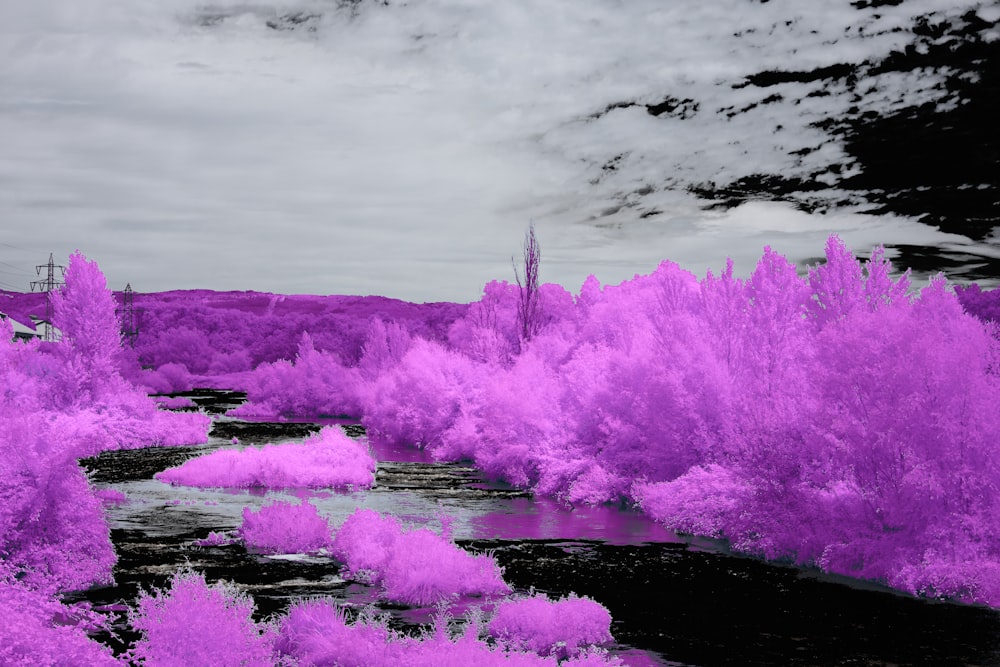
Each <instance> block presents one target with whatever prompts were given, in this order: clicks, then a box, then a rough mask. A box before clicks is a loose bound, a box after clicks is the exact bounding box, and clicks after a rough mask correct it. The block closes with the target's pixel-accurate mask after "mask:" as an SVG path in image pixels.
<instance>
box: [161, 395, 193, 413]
mask: <svg viewBox="0 0 1000 667" xmlns="http://www.w3.org/2000/svg"><path fill="white" fill-rule="evenodd" d="M155 400H156V405H157V406H158V407H160V408H163V409H165V410H177V409H178V408H193V407H195V404H194V403H193V402H192V401H191V399H190V398H188V397H186V396H157V397H156V399H155Z"/></svg>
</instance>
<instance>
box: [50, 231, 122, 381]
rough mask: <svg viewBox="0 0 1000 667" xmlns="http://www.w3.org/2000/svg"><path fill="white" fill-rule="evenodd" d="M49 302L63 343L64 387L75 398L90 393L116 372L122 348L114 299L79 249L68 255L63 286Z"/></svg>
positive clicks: (92, 263)
mask: <svg viewBox="0 0 1000 667" xmlns="http://www.w3.org/2000/svg"><path fill="white" fill-rule="evenodd" d="M52 305H53V318H52V319H53V320H54V324H55V325H56V327H57V328H58V329H59V330H60V332H61V334H62V343H63V346H64V347H63V355H64V362H65V372H64V373H63V375H64V376H65V377H64V378H63V381H64V388H65V389H67V391H68V393H69V394H70V395H75V396H77V397H81V396H83V394H84V393H89V394H90V396H93V395H94V393H95V390H96V389H97V388H98V387H99V386H103V385H104V384H106V383H107V381H108V380H109V379H110V378H111V377H113V376H115V375H117V371H116V370H115V368H116V365H115V357H116V355H117V354H118V352H119V350H120V349H121V326H120V324H119V322H118V316H117V315H116V314H115V306H116V304H115V298H114V295H113V294H112V293H111V290H109V289H108V283H107V280H105V278H104V274H103V273H102V272H101V269H100V267H98V266H97V262H92V261H89V260H87V258H86V257H84V256H83V254H82V253H81V252H80V251H79V250H77V251H76V252H74V253H73V254H72V255H70V258H69V267H68V268H67V269H66V285H65V286H64V287H63V288H62V289H61V290H60V291H59V292H56V293H54V294H53V295H52ZM71 385H75V386H71Z"/></svg>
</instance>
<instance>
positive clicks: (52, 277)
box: [31, 253, 66, 342]
mask: <svg viewBox="0 0 1000 667" xmlns="http://www.w3.org/2000/svg"><path fill="white" fill-rule="evenodd" d="M42 269H45V270H46V274H45V280H32V281H31V291H32V292H34V291H35V288H36V287H37V288H38V291H39V292H45V333H44V335H43V339H44V340H47V341H49V342H52V341H55V340H56V333H55V329H53V328H52V315H53V309H52V291H53V290H54V289H55V288H57V287H61V286H62V284H63V282H62V281H61V280H56V269H59V277H60V278H62V277H63V276H65V275H66V267H65V266H62V265H61V264H56V262H55V259H53V258H52V253H49V263H48V264H38V265H36V266H35V274H36V275H39V276H40V275H42Z"/></svg>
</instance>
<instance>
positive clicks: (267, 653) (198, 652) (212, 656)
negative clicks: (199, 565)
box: [129, 571, 275, 667]
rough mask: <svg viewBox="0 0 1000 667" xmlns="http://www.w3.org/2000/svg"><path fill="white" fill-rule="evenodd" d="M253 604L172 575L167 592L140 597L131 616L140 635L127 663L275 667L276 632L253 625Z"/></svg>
mask: <svg viewBox="0 0 1000 667" xmlns="http://www.w3.org/2000/svg"><path fill="white" fill-rule="evenodd" d="M253 611H254V603H253V600H252V599H250V597H249V596H247V595H246V594H244V593H241V592H240V591H239V590H238V589H236V588H235V587H234V586H233V585H232V584H228V583H226V582H222V581H220V582H218V583H216V584H214V585H212V586H209V585H208V584H207V583H206V582H205V577H204V575H202V574H200V573H195V572H190V571H182V572H178V573H176V574H175V575H174V576H173V578H172V579H171V581H170V586H169V588H167V589H165V590H154V591H153V592H152V593H149V592H146V591H142V592H140V594H139V598H138V600H137V601H136V606H135V609H134V610H132V612H131V613H130V614H129V621H130V622H131V624H132V626H133V627H134V628H135V629H136V630H138V631H139V632H140V633H141V637H140V639H139V640H138V641H137V642H136V643H135V646H134V647H133V648H132V649H131V650H130V651H129V659H130V660H133V661H139V662H141V663H142V664H148V665H157V666H158V667H188V666H189V665H219V666H220V667H224V666H230V665H231V666H232V667H255V666H259V667H273V666H274V664H275V661H274V656H273V651H272V648H271V647H272V643H273V641H274V629H273V628H272V627H270V626H266V625H265V626H261V625H258V624H257V623H255V622H254V621H253V618H252V614H253Z"/></svg>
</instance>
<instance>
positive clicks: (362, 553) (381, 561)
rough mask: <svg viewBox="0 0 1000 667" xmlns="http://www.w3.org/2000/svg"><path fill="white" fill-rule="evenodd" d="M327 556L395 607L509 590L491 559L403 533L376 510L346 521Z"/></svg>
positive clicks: (426, 533)
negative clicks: (373, 586)
mask: <svg viewBox="0 0 1000 667" xmlns="http://www.w3.org/2000/svg"><path fill="white" fill-rule="evenodd" d="M330 551H331V553H333V555H334V556H335V557H336V558H338V559H339V560H340V561H342V562H343V563H344V564H345V565H346V566H347V570H348V572H349V573H350V575H351V576H353V577H356V578H362V579H364V580H366V581H368V582H370V583H373V584H376V583H380V584H381V585H382V588H383V590H384V592H385V596H386V597H387V598H388V599H390V600H393V601H397V602H403V603H406V604H414V605H423V606H426V605H431V604H434V603H436V602H439V601H441V600H444V599H447V598H450V597H452V596H456V595H485V596H493V595H504V594H506V593H508V592H509V591H510V588H509V587H508V586H507V584H506V583H504V581H503V572H502V570H501V569H500V567H499V566H498V565H497V563H496V560H494V559H493V557H492V556H489V555H486V554H481V555H473V554H469V553H468V552H466V551H464V550H462V549H461V548H459V547H457V546H456V545H455V544H454V543H453V542H451V540H449V539H446V538H444V537H442V536H441V535H438V534H437V533H434V532H432V531H430V530H428V529H426V528H420V529H415V530H405V529H404V528H403V526H402V525H401V524H400V523H399V521H398V520H397V519H396V518H394V517H392V516H382V515H380V514H379V513H378V512H376V511H374V510H366V509H358V510H356V511H355V512H354V513H353V514H352V515H351V516H349V517H348V518H347V520H346V521H345V522H344V523H343V525H341V527H340V528H339V529H338V530H337V533H336V535H335V536H334V540H333V545H332V547H331V549H330Z"/></svg>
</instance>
